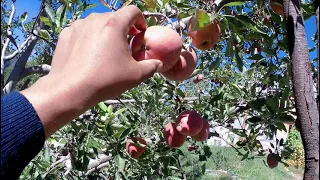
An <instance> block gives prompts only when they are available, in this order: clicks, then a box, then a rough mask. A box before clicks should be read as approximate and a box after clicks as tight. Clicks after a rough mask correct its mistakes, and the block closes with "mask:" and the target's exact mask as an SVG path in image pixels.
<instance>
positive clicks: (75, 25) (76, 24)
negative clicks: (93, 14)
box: [72, 19, 83, 28]
mask: <svg viewBox="0 0 320 180" xmlns="http://www.w3.org/2000/svg"><path fill="white" fill-rule="evenodd" d="M82 22H83V19H77V20H76V21H74V22H73V23H72V27H75V28H77V27H79V26H80V24H82Z"/></svg>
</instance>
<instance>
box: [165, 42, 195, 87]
mask: <svg viewBox="0 0 320 180" xmlns="http://www.w3.org/2000/svg"><path fill="white" fill-rule="evenodd" d="M197 62H198V58H197V54H196V52H195V51H194V50H193V48H191V47H189V48H187V50H184V49H182V51H181V55H180V59H179V60H178V62H177V63H176V64H175V65H174V66H173V67H172V68H171V69H169V70H168V71H165V72H163V73H162V74H163V75H164V76H165V77H166V78H168V79H171V80H174V81H184V80H186V79H188V78H189V77H190V76H191V74H192V73H193V71H194V69H195V68H196V66H197Z"/></svg>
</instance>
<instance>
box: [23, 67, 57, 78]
mask: <svg viewBox="0 0 320 180" xmlns="http://www.w3.org/2000/svg"><path fill="white" fill-rule="evenodd" d="M50 70H51V66H50V65H48V64H42V65H37V66H31V67H28V68H26V69H24V71H23V72H22V74H21V75H20V78H19V80H20V79H22V78H25V77H27V76H29V75H32V74H40V75H46V74H48V73H49V72H50Z"/></svg>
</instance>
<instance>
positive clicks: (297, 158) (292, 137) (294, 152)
mask: <svg viewBox="0 0 320 180" xmlns="http://www.w3.org/2000/svg"><path fill="white" fill-rule="evenodd" d="M282 155H283V158H284V159H286V160H287V161H288V163H289V164H290V165H292V166H294V167H301V166H304V149H303V144H302V140H301V135H300V132H299V131H298V130H297V129H296V128H295V127H292V129H291V131H290V133H289V136H288V140H287V142H286V145H285V149H284V151H283V153H282Z"/></svg>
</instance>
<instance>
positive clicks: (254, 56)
mask: <svg viewBox="0 0 320 180" xmlns="http://www.w3.org/2000/svg"><path fill="white" fill-rule="evenodd" d="M263 58H264V57H263V56H262V55H261V54H255V55H253V56H251V57H249V58H248V59H251V60H257V61H259V60H261V59H263Z"/></svg>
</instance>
